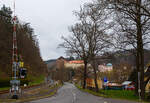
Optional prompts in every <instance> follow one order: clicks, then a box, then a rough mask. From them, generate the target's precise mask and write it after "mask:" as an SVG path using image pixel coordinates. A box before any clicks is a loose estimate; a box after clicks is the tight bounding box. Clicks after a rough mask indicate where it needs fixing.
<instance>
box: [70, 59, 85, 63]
mask: <svg viewBox="0 0 150 103" xmlns="http://www.w3.org/2000/svg"><path fill="white" fill-rule="evenodd" d="M69 63H70V64H82V63H84V62H83V60H72V61H69Z"/></svg>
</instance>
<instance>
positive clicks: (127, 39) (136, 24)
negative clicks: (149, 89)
mask: <svg viewBox="0 0 150 103" xmlns="http://www.w3.org/2000/svg"><path fill="white" fill-rule="evenodd" d="M109 1H110V3H111V4H112V5H111V6H110V7H111V9H112V8H113V10H115V13H116V14H117V15H116V17H117V23H118V24H119V25H117V27H115V28H117V29H118V31H117V32H118V35H117V36H118V37H117V39H116V40H117V42H118V43H119V44H121V46H120V48H122V49H129V48H135V49H136V52H135V54H136V55H135V56H136V64H137V65H136V67H137V71H139V72H140V73H141V77H140V80H141V90H142V91H141V96H142V98H143V99H144V95H145V86H146V85H145V84H146V82H144V47H147V44H148V43H149V38H150V35H149V33H150V32H149V30H150V26H149V25H150V17H149V15H148V12H147V11H146V10H149V9H150V1H148V0H109Z"/></svg>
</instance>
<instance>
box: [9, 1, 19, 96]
mask: <svg viewBox="0 0 150 103" xmlns="http://www.w3.org/2000/svg"><path fill="white" fill-rule="evenodd" d="M16 19H17V17H16V15H15V0H14V17H13V51H12V80H11V81H10V84H11V89H10V92H11V93H12V98H13V99H18V93H19V90H20V88H19V86H20V80H18V75H17V74H18V70H19V62H18V53H17V36H16V24H17V22H16Z"/></svg>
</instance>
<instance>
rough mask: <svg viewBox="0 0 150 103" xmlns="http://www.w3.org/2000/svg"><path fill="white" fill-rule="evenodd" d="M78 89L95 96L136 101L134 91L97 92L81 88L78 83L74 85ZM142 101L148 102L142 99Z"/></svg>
mask: <svg viewBox="0 0 150 103" xmlns="http://www.w3.org/2000/svg"><path fill="white" fill-rule="evenodd" d="M75 86H76V87H77V88H78V89H79V90H81V91H84V92H88V93H90V94H93V95H95V96H99V97H104V98H113V99H121V100H129V101H136V102H138V101H139V100H138V97H137V96H135V95H134V91H125V90H100V91H99V92H98V93H97V92H95V91H92V90H89V89H83V88H82V87H80V86H79V85H75ZM142 103H148V102H146V101H142Z"/></svg>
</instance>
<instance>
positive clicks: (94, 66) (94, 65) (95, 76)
mask: <svg viewBox="0 0 150 103" xmlns="http://www.w3.org/2000/svg"><path fill="white" fill-rule="evenodd" d="M96 68H97V65H96V62H95V60H93V69H94V82H95V90H96V92H98V91H99V90H98V84H97V73H96V70H97V69H96Z"/></svg>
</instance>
